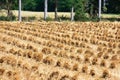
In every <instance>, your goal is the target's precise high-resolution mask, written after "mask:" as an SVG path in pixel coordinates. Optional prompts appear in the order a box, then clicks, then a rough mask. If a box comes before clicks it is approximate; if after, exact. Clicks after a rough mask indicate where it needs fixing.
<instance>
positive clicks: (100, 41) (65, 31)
mask: <svg viewBox="0 0 120 80" xmlns="http://www.w3.org/2000/svg"><path fill="white" fill-rule="evenodd" d="M0 80H120V23H118V22H114V23H110V22H100V23H90V22H86V23H74V22H73V23H70V22H60V23H58V22H32V23H31V22H30V23H29V22H27V23H26V22H21V23H18V22H0Z"/></svg>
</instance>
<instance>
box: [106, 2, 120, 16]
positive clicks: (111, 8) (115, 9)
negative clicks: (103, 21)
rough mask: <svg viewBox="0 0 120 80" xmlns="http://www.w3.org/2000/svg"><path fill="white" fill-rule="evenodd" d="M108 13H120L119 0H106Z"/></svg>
mask: <svg viewBox="0 0 120 80" xmlns="http://www.w3.org/2000/svg"><path fill="white" fill-rule="evenodd" d="M107 8H108V10H107V11H108V13H118V14H119V13H120V0H107Z"/></svg>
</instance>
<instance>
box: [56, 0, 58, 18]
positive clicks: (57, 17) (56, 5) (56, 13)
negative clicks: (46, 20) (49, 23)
mask: <svg viewBox="0 0 120 80" xmlns="http://www.w3.org/2000/svg"><path fill="white" fill-rule="evenodd" d="M57 2H58V0H55V20H57V19H58V16H57Z"/></svg>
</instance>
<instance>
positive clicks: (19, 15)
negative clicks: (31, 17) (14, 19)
mask: <svg viewBox="0 0 120 80" xmlns="http://www.w3.org/2000/svg"><path fill="white" fill-rule="evenodd" d="M18 19H19V21H20V22H21V21H22V18H21V0H19V11H18Z"/></svg>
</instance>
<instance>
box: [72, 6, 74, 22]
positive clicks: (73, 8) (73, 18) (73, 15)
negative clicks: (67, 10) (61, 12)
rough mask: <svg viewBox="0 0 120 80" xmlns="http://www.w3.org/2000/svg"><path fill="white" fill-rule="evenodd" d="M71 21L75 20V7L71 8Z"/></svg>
mask: <svg viewBox="0 0 120 80" xmlns="http://www.w3.org/2000/svg"><path fill="white" fill-rule="evenodd" d="M71 21H74V7H73V6H72V8H71Z"/></svg>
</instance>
